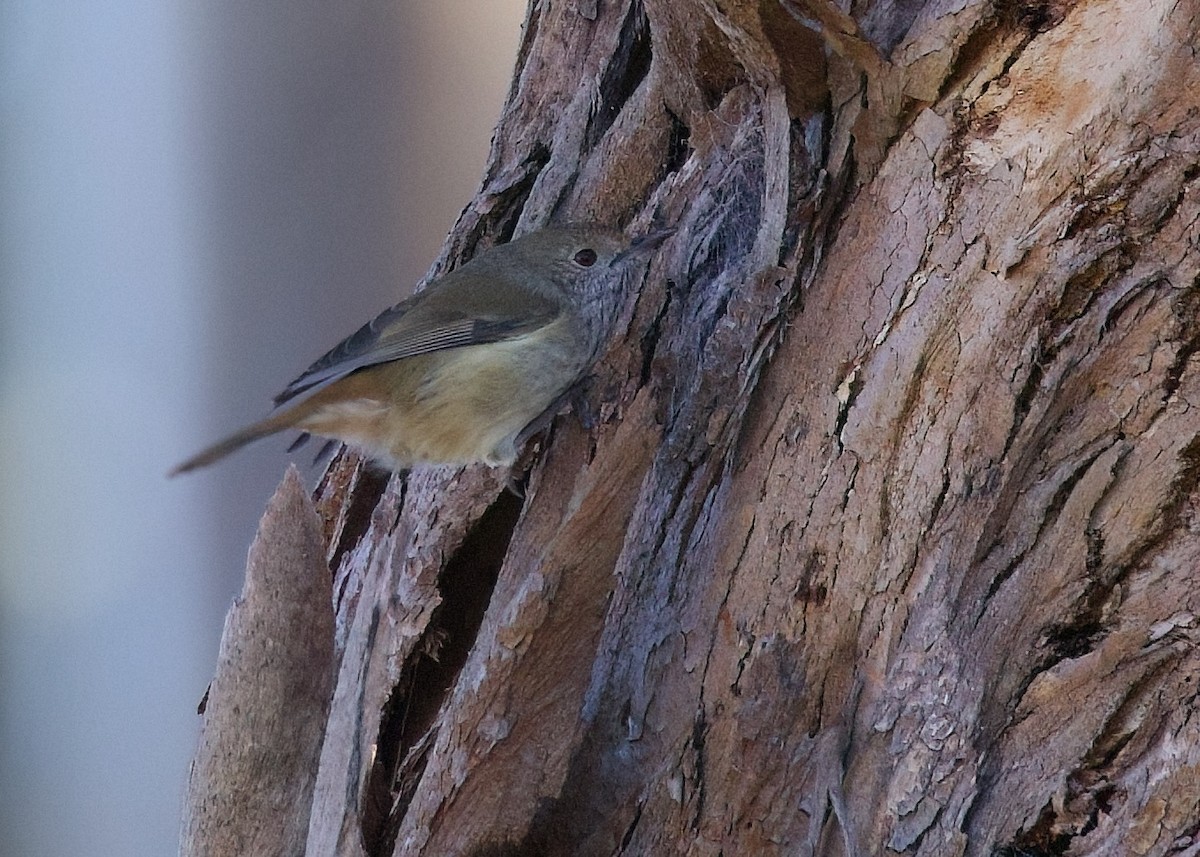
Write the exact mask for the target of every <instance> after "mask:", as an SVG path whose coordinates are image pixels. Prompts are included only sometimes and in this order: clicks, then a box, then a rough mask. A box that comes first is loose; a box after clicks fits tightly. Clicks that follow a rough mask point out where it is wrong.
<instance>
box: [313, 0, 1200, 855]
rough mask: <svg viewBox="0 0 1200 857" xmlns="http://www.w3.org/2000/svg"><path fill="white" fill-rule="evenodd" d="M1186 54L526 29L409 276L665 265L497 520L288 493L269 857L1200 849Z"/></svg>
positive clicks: (1064, 10)
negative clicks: (296, 762) (287, 656)
mask: <svg viewBox="0 0 1200 857" xmlns="http://www.w3.org/2000/svg"><path fill="white" fill-rule="evenodd" d="M1198 31H1200V2H1197V0H1177V2H1173V0H1113V2H1107V3H1098V2H1077V3H1072V2H1068V0H1046V1H1045V2H1036V3H1022V2H974V1H973V0H925V2H922V1H921V0H876V2H863V3H857V4H855V6H854V9H853V14H852V15H850V14H846V13H844V12H842V11H839V10H838V8H837V7H835V6H833V5H831V4H829V3H825V2H822V0H783V2H775V0H761V2H727V3H721V4H717V3H713V2H703V0H644V2H637V0H634V2H629V1H628V0H626V2H604V3H598V2H595V0H592V2H587V0H580V2H576V3H569V2H534V3H533V5H532V7H531V10H530V13H529V18H528V21H527V26H526V33H525V40H524V44H523V47H522V50H521V54H520V57H519V59H518V65H517V71H516V77H515V80H514V83H513V89H512V92H511V95H510V100H509V104H508V107H507V109H506V112H505V114H504V117H503V119H502V120H501V123H500V126H499V127H498V129H497V132H496V137H495V140H494V143H493V151H492V156H491V161H490V165H489V167H488V170H487V173H486V176H485V179H484V184H483V187H482V189H481V191H480V193H479V195H478V197H477V198H476V199H475V201H474V202H473V203H472V204H471V205H470V206H469V207H468V209H467V210H466V211H465V212H464V214H463V217H462V218H461V220H460V222H459V224H458V225H457V227H456V229H455V231H454V233H453V235H452V236H451V239H450V241H449V242H448V245H447V249H446V254H445V256H444V258H443V260H442V263H443V265H445V264H449V261H450V260H452V259H458V258H462V257H464V256H466V255H469V254H470V253H471V252H472V251H473V250H474V248H475V247H477V246H481V245H483V244H486V243H492V242H495V241H499V240H503V239H504V238H507V237H508V236H509V235H511V234H512V233H513V232H514V231H515V230H518V229H525V228H530V227H533V226H536V225H540V224H542V223H544V222H546V221H548V220H551V219H570V220H584V219H593V220H600V221H604V222H608V223H618V224H621V225H625V226H629V227H630V228H631V230H635V231H636V230H637V229H639V228H644V227H645V226H646V225H647V224H649V223H650V222H656V223H667V224H670V225H674V226H677V227H678V228H679V232H678V233H677V234H676V236H675V237H674V238H673V239H672V240H671V241H670V242H669V243H668V244H667V245H666V247H665V248H664V250H663V252H662V253H661V254H660V255H659V257H658V258H657V259H656V260H655V262H654V263H653V264H652V265H651V266H650V267H649V269H648V271H647V273H646V276H645V279H644V281H643V282H642V283H641V284H640V287H639V288H638V289H637V291H636V293H633V294H631V295H630V296H629V299H628V304H627V306H626V308H625V312H624V314H623V316H622V323H621V334H620V337H619V339H618V341H616V342H614V345H613V348H612V350H611V351H610V352H609V353H608V355H607V356H606V358H605V360H604V362H603V364H602V366H601V367H600V368H599V370H598V371H597V375H596V378H595V379H594V380H593V382H592V383H591V385H590V388H589V396H590V398H591V401H592V404H593V405H594V407H595V409H596V410H597V412H598V413H599V414H600V415H601V420H600V422H599V424H598V425H597V426H596V427H595V428H594V429H592V430H590V431H589V430H586V429H584V428H583V427H582V426H581V425H580V424H579V422H578V421H576V420H574V419H573V418H571V417H570V416H564V417H562V418H560V419H559V420H557V421H556V422H555V424H554V426H553V428H552V430H551V432H550V433H549V434H548V435H547V436H546V437H544V438H543V439H542V440H541V442H540V444H539V448H540V452H539V454H538V455H537V457H536V463H535V464H534V466H533V468H532V471H531V474H530V480H529V485H528V489H527V491H526V494H525V497H524V499H517V498H515V497H514V496H512V495H511V494H507V493H505V492H504V491H503V489H502V485H503V474H494V473H489V472H487V471H485V470H480V469H473V470H467V471H461V472H449V471H446V470H438V469H433V470H427V471H422V472H418V473H416V474H414V475H411V476H409V477H400V476H397V477H394V478H392V479H391V480H390V481H388V482H387V483H386V484H384V483H383V482H381V481H380V480H379V479H378V478H375V477H372V476H371V475H370V474H369V473H367V472H365V471H364V470H363V469H362V468H361V466H360V465H359V464H358V463H357V462H356V460H355V459H353V457H350V456H344V457H341V458H339V459H338V460H337V461H336V462H335V464H334V466H333V467H332V468H331V470H330V472H329V473H328V474H327V476H326V479H325V481H324V483H323V485H322V487H321V489H320V490H319V498H318V507H319V509H320V510H321V512H322V514H323V515H324V517H325V520H326V522H327V524H326V526H327V536H328V538H329V543H330V560H331V564H332V567H333V568H334V569H335V597H336V604H337V622H338V625H337V637H336V640H337V647H338V652H339V657H340V669H339V673H338V676H337V684H336V689H335V691H334V693H333V699H332V705H331V709H330V713H329V721H328V725H327V728H326V734H325V742H324V746H323V749H322V753H321V759H320V765H319V768H318V770H317V782H316V787H315V793H314V798H313V806H312V816H311V817H312V820H311V824H310V828H309V837H308V852H307V853H309V854H320V855H325V854H342V855H386V854H397V855H482V854H552V855H558V854H572V855H607V854H628V855H653V854H680V853H682V854H693V855H717V854H725V855H734V854H737V855H742V854H776V853H778V854H789V855H790V854H821V855H858V854H887V853H899V854H912V855H958V854H969V855H991V854H996V855H1023V854H1071V855H1083V854H1089V855H1090V854H1095V855H1100V854H1112V855H1125V854H1153V855H1164V854H1196V853H1200V715H1198V713H1197V709H1196V697H1197V689H1196V688H1197V679H1198V678H1200V652H1198V649H1197V646H1196V642H1197V639H1198V638H1200V626H1198V624H1197V619H1196V617H1197V615H1198V614H1200V584H1198V583H1197V578H1196V572H1197V568H1198V566H1200V532H1198V530H1200V522H1198V520H1197V514H1196V507H1197V500H1198V494H1197V485H1198V483H1200V417H1198V416H1197V412H1195V411H1192V410H1191V406H1192V402H1194V401H1197V399H1198V397H1200V371H1198V368H1200V364H1198V361H1197V359H1196V349H1197V345H1198V343H1200V318H1198V316H1200V280H1198V278H1200V249H1198V247H1197V243H1198V230H1197V218H1198V216H1200V190H1198V188H1197V182H1196V179H1197V176H1198V175H1200V66H1198V65H1197V61H1196V56H1195V52H1194V49H1193V46H1194V45H1195V44H1196V43H1197V41H1198V39H1200V32H1198ZM304 809H305V811H306V812H307V807H305V808H304Z"/></svg>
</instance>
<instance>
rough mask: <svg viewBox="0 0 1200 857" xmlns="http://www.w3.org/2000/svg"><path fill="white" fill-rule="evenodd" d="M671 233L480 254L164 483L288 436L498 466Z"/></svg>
mask: <svg viewBox="0 0 1200 857" xmlns="http://www.w3.org/2000/svg"><path fill="white" fill-rule="evenodd" d="M673 232H674V230H662V231H657V232H652V233H649V234H647V235H645V236H643V237H641V238H639V239H638V240H636V241H633V242H631V241H629V240H628V239H626V238H625V237H624V236H623V235H621V233H619V232H616V231H614V230H611V229H606V228H603V227H598V226H570V227H551V228H546V229H541V230H539V231H537V232H532V233H530V234H528V235H525V236H523V237H521V238H518V239H516V240H515V241H512V242H510V243H508V244H503V245H500V246H498V247H493V248H491V249H490V250H486V251H484V252H483V253H480V254H479V255H478V256H476V257H475V258H474V259H472V260H471V261H470V262H468V263H467V264H465V265H463V266H462V267H461V268H458V269H456V270H454V271H451V272H450V273H448V274H446V275H444V276H442V277H439V278H438V279H436V280H434V281H433V282H431V283H430V284H429V285H428V286H427V287H426V288H425V289H424V290H423V291H420V292H418V293H417V294H415V295H413V296H412V297H410V298H408V299H406V300H404V301H401V302H400V303H398V304H396V305H395V306H394V307H392V308H391V309H388V310H385V311H384V312H383V313H381V314H380V315H379V316H378V317H377V318H375V319H374V320H373V321H370V322H368V323H367V324H365V325H363V326H362V327H361V328H359V330H358V331H357V332H355V333H354V334H352V335H351V336H349V337H347V338H346V339H345V340H343V341H342V342H341V343H339V344H338V345H336V346H335V347H334V348H333V349H332V350H331V351H329V353H327V354H326V355H325V356H324V357H322V358H320V359H319V360H317V362H316V363H314V364H312V365H311V366H310V367H308V369H307V370H306V371H305V372H304V374H303V375H301V376H300V377H299V378H297V379H296V380H295V381H293V382H292V383H290V384H289V385H288V386H287V387H286V389H284V391H283V392H282V393H280V394H279V395H278V396H276V397H275V405H276V407H277V408H281V409H280V410H277V411H276V413H274V414H272V415H271V416H269V417H267V418H266V419H264V420H262V421H261V422H257V423H254V424H253V425H250V426H247V427H246V428H244V429H242V430H241V431H239V432H237V433H235V434H233V435H231V436H229V437H227V438H226V439H224V440H222V441H220V442H219V443H216V444H214V445H213V446H210V447H209V448H208V449H205V450H204V451H202V452H200V453H198V454H196V455H195V456H193V457H191V458H189V459H188V460H187V461H185V462H183V463H182V464H180V465H179V466H178V467H176V468H175V469H174V470H172V471H171V474H170V475H172V476H174V475H177V474H179V473H187V472H188V471H190V470H196V469H197V468H200V467H206V466H208V465H209V464H212V463H213V462H215V461H217V460H219V459H221V458H224V457H225V456H226V455H228V454H230V453H231V452H233V451H235V450H237V449H240V448H241V447H242V446H245V445H246V444H248V443H250V442H251V441H254V440H257V439H259V438H261V437H266V436H267V435H270V434H274V433H276V432H280V431H284V430H287V429H296V430H299V431H301V432H305V433H312V434H317V435H322V436H324V437H329V438H334V439H337V440H341V441H344V442H346V443H349V444H351V445H353V446H357V447H359V448H361V449H362V450H363V451H364V452H365V453H366V454H367V455H368V457H370V458H372V459H374V460H376V461H377V462H379V463H381V464H383V465H384V466H386V467H388V468H391V469H402V468H406V467H410V466H412V465H414V464H424V463H428V464H469V463H473V462H480V461H482V462H485V463H487V464H489V465H493V466H495V465H506V464H511V463H512V462H513V461H514V460H515V459H516V457H517V453H518V452H519V451H520V450H519V449H518V443H519V441H520V442H523V441H524V440H525V439H526V438H525V436H523V432H524V431H525V429H526V428H527V427H529V426H530V425H531V424H532V423H534V421H536V420H537V419H538V417H540V416H543V415H544V414H545V413H546V412H547V410H548V409H550V408H551V407H554V406H557V405H559V404H561V402H562V397H563V396H564V395H565V394H566V393H567V392H568V391H569V390H570V389H571V388H572V387H573V386H574V385H575V383H576V382H578V381H579V380H580V379H581V378H582V377H583V375H584V374H585V373H586V372H587V371H588V369H589V368H590V367H591V366H592V364H593V363H594V362H595V360H596V359H597V358H598V357H599V355H600V351H601V349H602V347H603V346H604V344H605V342H606V341H607V339H608V338H609V336H610V335H611V333H612V326H613V323H614V321H615V317H616V314H617V310H618V308H619V304H620V300H621V291H620V282H621V278H622V275H623V274H624V273H625V271H627V270H628V265H627V263H628V262H630V261H632V260H635V259H639V258H642V257H644V256H645V255H646V254H647V253H648V252H649V251H650V250H653V249H654V248H656V247H658V246H659V245H660V244H661V243H662V242H663V241H664V240H665V239H666V238H667V237H669V236H670V235H671V234H672V233H673ZM285 406H286V407H285Z"/></svg>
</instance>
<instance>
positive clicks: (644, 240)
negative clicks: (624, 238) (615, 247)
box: [612, 228, 675, 265]
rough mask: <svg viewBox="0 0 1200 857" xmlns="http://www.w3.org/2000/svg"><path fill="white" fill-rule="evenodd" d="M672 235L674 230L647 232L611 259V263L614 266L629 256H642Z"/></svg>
mask: <svg viewBox="0 0 1200 857" xmlns="http://www.w3.org/2000/svg"><path fill="white" fill-rule="evenodd" d="M674 234H675V230H674V229H673V228H672V229H656V230H654V231H653V232H647V233H646V234H645V235H642V236H641V237H639V238H635V239H633V242H632V243H631V244H630V245H629V246H628V247H626V248H625V249H624V250H622V251H621V252H620V253H618V254H617V255H616V256H615V257H614V258H613V261H612V263H613V264H614V265H616V264H618V263H620V262H621V261H622V260H624V259H626V258H628V257H630V256H644V255H645V254H647V253H649V252H650V251H652V250H655V249H657V248H658V247H659V245H661V244H662V243H663V242H664V241H666V240H667V239H668V238H670V237H671V236H672V235H674Z"/></svg>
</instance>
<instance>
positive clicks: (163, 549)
mask: <svg viewBox="0 0 1200 857" xmlns="http://www.w3.org/2000/svg"><path fill="white" fill-rule="evenodd" d="M523 14H524V0H388V2H338V3H335V2H329V0H322V2H318V0H292V2H288V3H284V2H279V1H278V0H276V2H271V0H263V2H255V3H248V2H244V0H214V2H200V0H168V2H152V0H109V2H105V3H89V4H81V3H73V2H66V0H0V440H2V441H3V444H2V445H0V854H4V855H22V857H42V855H55V857H57V855H67V854H87V855H90V857H107V855H113V856H114V857H118V855H119V857H141V855H147V857H148V855H155V857H160V856H161V855H166V854H174V853H175V851H176V843H177V834H178V824H179V810H180V805H181V800H182V797H183V793H184V786H185V782H186V776H187V767H188V762H189V760H190V758H191V754H192V751H193V749H194V745H195V741H196V735H197V728H198V725H199V720H198V717H197V715H196V704H197V703H198V702H199V700H200V698H201V696H202V695H203V693H204V690H205V687H206V685H207V683H208V680H209V678H210V676H211V674H212V670H213V666H214V664H215V659H216V653H217V646H218V642H219V638H220V632H221V626H222V622H223V619H224V615H225V611H226V610H227V608H228V606H229V604H230V602H231V600H232V599H233V598H234V597H235V596H236V595H237V593H238V592H239V590H240V587H241V580H242V572H243V564H244V561H245V556H246V550H247V548H248V546H249V544H250V541H251V539H252V538H253V534H254V529H255V526H256V524H257V521H258V518H259V515H260V514H261V512H262V509H263V506H264V504H265V502H266V500H267V498H268V497H269V496H270V494H271V492H272V491H273V490H274V488H275V486H276V485H277V484H278V482H279V479H280V478H281V476H282V474H283V471H284V468H285V466H286V464H287V461H288V458H287V456H285V454H284V452H283V449H284V447H286V445H287V443H288V440H289V438H276V439H271V440H268V441H264V442H262V443H260V444H257V445H255V446H252V447H250V448H248V449H246V450H244V451H243V452H241V453H240V454H238V455H237V456H236V457H234V458H231V459H227V460H226V461H224V462H221V463H220V464H218V465H216V466H214V467H213V468H212V469H210V470H206V471H201V472H200V473H198V474H194V475H190V476H186V477H180V478H179V479H175V480H167V479H166V478H165V477H164V474H165V473H166V471H167V470H168V469H169V468H170V467H171V466H172V465H174V464H175V463H177V462H178V461H179V460H181V459H182V458H183V457H184V456H186V455H188V454H190V453H192V452H194V451H196V450H197V449H198V448H200V447H201V446H203V445H206V444H207V443H209V442H211V441H213V440H215V439H217V438H218V437H219V436H221V435H223V434H225V433H227V432H229V431H231V430H233V429H236V428H238V427H240V425H241V424H243V423H246V422H249V421H252V420H255V419H258V418H259V417H261V416H263V415H264V414H265V413H266V412H267V411H268V409H269V407H270V400H271V396H272V395H273V394H274V393H276V392H277V391H278V390H279V389H281V388H282V386H283V385H284V384H286V383H287V382H288V381H289V380H291V378H293V377H294V376H295V375H297V374H298V373H299V372H300V371H301V370H303V369H304V368H305V367H306V366H307V365H308V364H309V362H311V361H312V360H313V359H314V358H316V357H317V356H319V355H320V354H321V353H323V352H324V351H325V350H326V349H327V348H329V347H330V346H332V345H334V344H335V343H336V342H337V341H338V340H340V339H341V338H342V337H343V336H345V335H347V334H349V333H351V332H352V331H353V330H354V329H356V328H357V327H358V326H359V325H360V324H361V323H362V322H364V321H366V320H367V319H369V318H370V317H372V316H373V315H374V314H375V313H377V312H378V311H379V310H381V309H383V308H384V307H386V306H388V305H389V304H391V303H394V302H395V301H396V300H398V299H399V298H400V297H401V296H403V295H404V294H406V293H407V291H408V290H409V289H410V288H411V287H412V285H413V284H414V283H415V282H416V281H417V280H418V279H419V278H420V277H421V276H423V274H424V273H425V271H426V269H427V268H428V266H429V264H430V263H431V262H432V260H433V259H434V257H435V256H436V255H437V252H438V250H439V247H440V245H441V242H442V240H443V238H444V236H445V234H446V232H447V231H448V230H449V228H450V227H451V225H452V224H453V222H454V220H455V218H456V217H457V215H458V212H459V211H460V210H461V208H462V207H463V206H464V205H465V204H466V203H467V201H468V200H469V199H470V197H471V196H472V194H473V193H474V191H475V189H476V187H477V186H478V183H479V179H480V177H481V173H482V168H483V165H484V160H485V157H486V154H487V150H488V145H489V141H490V139H491V132H492V128H493V126H494V124H495V122H496V119H497V118H498V116H499V112H500V108H501V105H502V103H503V100H504V97H505V94H506V92H507V89H508V83H509V80H510V77H511V71H512V65H513V61H514V58H515V56H516V49H517V43H518V39H519V36H520V26H521V20H522V17H523ZM314 448H315V446H314ZM311 455H312V451H311V450H310V449H308V448H306V449H305V450H302V451H301V452H300V453H298V454H297V461H300V462H302V463H305V464H307V462H308V457H310V456H311ZM306 472H307V473H308V475H309V480H310V483H311V482H312V481H313V479H314V478H315V474H314V471H312V470H311V469H308V470H306Z"/></svg>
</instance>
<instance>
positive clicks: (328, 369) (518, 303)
mask: <svg viewBox="0 0 1200 857" xmlns="http://www.w3.org/2000/svg"><path fill="white" fill-rule="evenodd" d="M452 276H453V275H451V277H452ZM439 286H440V287H439ZM489 292H490V293H489ZM558 313H559V306H558V305H557V304H556V303H555V302H554V301H552V300H550V299H549V298H547V297H544V296H542V295H538V294H535V293H533V292H531V291H529V290H527V289H524V288H521V287H520V286H517V285H514V284H511V283H506V282H504V281H503V280H497V281H493V282H489V283H486V284H481V283H479V281H478V280H477V279H476V280H475V281H474V282H470V281H458V280H451V282H448V283H443V284H438V285H435V286H434V288H433V289H431V290H429V291H426V292H420V293H418V294H416V295H414V296H413V297H411V298H409V299H407V300H405V301H403V302H401V303H399V304H397V305H396V306H394V307H392V308H391V309H387V310H384V311H383V312H382V313H380V314H379V315H378V316H376V317H375V318H374V319H372V320H371V321H369V322H367V323H366V324H364V325H363V326H362V327H360V328H359V329H358V330H357V331H355V332H354V333H352V334H351V335H350V336H348V337H346V338H345V339H344V340H342V341H341V342H340V343H338V344H337V345H335V346H334V347H333V348H332V349H330V351H329V352H328V353H327V354H325V355H324V356H323V357H321V358H320V359H319V360H317V362H315V363H313V364H312V365H311V366H309V367H308V369H306V370H305V371H304V373H303V374H302V375H301V376H300V377H299V378H297V379H296V380H294V381H292V383H290V384H288V385H287V387H286V388H285V389H284V390H283V392H281V393H280V394H279V395H278V396H276V397H275V404H276V405H282V404H283V403H284V402H287V401H290V400H291V399H294V398H296V397H297V396H300V395H302V394H304V393H307V392H309V391H311V390H313V389H314V388H315V387H319V386H322V385H324V384H326V383H329V382H330V381H334V380H336V379H338V378H342V377H344V376H346V375H348V374H350V373H351V372H353V371H355V370H356V369H363V368H366V367H367V366H375V365H377V364H379V363H387V362H389V361H391V360H402V359H403V358H405V357H414V356H416V355H418V354H428V353H430V352H433V351H443V350H445V349H447V348H462V347H464V346H467V345H482V344H485V343H488V342H499V341H501V340H504V339H512V338H513V337H517V336H521V335H522V334H525V333H530V332H532V331H534V330H537V329H538V328H539V327H543V326H544V325H546V324H549V323H550V322H551V321H552V320H553V319H554V318H555V317H556V316H557V315H558Z"/></svg>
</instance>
